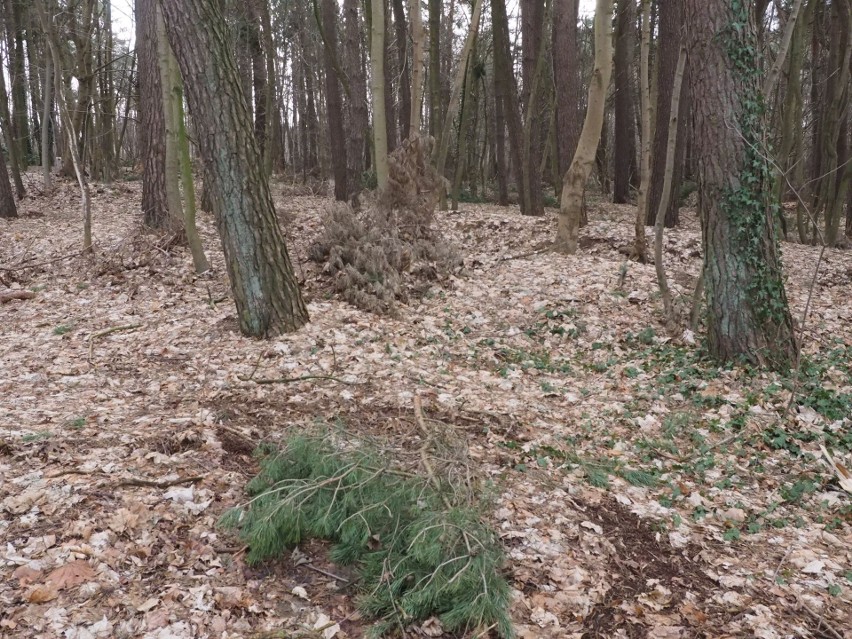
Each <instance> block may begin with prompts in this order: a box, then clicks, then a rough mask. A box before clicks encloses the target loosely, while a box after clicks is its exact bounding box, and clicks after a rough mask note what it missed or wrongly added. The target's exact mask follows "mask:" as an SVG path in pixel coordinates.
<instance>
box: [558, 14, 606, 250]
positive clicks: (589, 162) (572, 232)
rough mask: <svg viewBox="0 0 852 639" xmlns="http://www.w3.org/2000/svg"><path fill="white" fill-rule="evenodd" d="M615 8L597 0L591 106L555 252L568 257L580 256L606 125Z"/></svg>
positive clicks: (565, 192)
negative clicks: (586, 196) (589, 186)
mask: <svg viewBox="0 0 852 639" xmlns="http://www.w3.org/2000/svg"><path fill="white" fill-rule="evenodd" d="M612 4H613V0H597V3H596V5H595V68H594V70H593V71H592V81H591V84H590V85H589V100H588V105H589V106H588V108H587V110H586V120H585V122H584V123H583V131H582V133H581V134H580V140H579V142H578V143H577V151H576V153H574V159H573V160H572V161H571V166H570V167H569V169H568V171H567V172H566V174H565V181H564V184H563V185H562V197H561V202H560V207H559V224H558V227H557V231H556V250H558V251H559V252H562V253H567V254H569V255H573V254H574V253H576V252H577V248H578V240H579V233H580V223H581V222H582V218H583V193H584V192H585V190H586V182H587V181H588V180H589V175H590V174H591V172H592V167H593V166H594V163H595V156H596V154H597V149H598V142H599V141H600V137H601V128H602V126H603V123H604V108H605V106H606V91H607V88H608V87H609V80H610V76H611V75H612V27H611V24H612Z"/></svg>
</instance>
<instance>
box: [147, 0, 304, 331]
mask: <svg viewBox="0 0 852 639" xmlns="http://www.w3.org/2000/svg"><path fill="white" fill-rule="evenodd" d="M162 8H163V13H164V16H165V20H166V28H167V30H168V34H169V40H170V42H171V45H172V49H173V50H174V52H175V55H176V57H177V60H178V64H179V65H180V69H181V75H182V76H183V78H184V79H185V82H186V95H187V98H188V100H189V107H190V110H191V112H192V115H193V117H194V119H195V120H196V122H197V123H198V127H199V130H201V131H204V133H205V134H204V135H201V136H199V140H198V141H199V147H200V150H201V155H202V158H203V159H204V165H205V170H206V175H207V176H209V178H210V180H209V181H210V184H209V188H210V194H211V200H212V202H213V210H214V214H215V216H216V222H217V225H218V227H219V233H220V235H221V237H222V245H223V248H224V252H225V261H226V264H227V267H228V274H229V276H230V280H231V290H232V292H233V295H234V301H235V303H236V307H237V318H238V322H239V326H240V329H241V330H242V332H243V333H244V334H246V335H251V336H258V337H268V336H271V335H275V334H278V333H281V332H284V331H293V330H296V329H298V328H299V327H300V326H302V325H303V324H304V323H305V322H307V321H308V311H307V309H306V307H305V305H304V302H303V301H302V296H301V293H300V292H299V287H298V283H297V281H296V277H295V275H294V273H293V267H292V265H291V263H290V258H289V255H288V253H287V247H286V245H285V243H284V237H283V235H282V233H281V228H280V226H279V224H278V219H277V217H276V216H275V209H274V207H273V204H272V196H271V194H270V191H269V183H268V181H267V177H266V174H265V172H264V170H263V165H262V162H261V155H260V151H259V149H258V147H257V141H256V140H255V137H254V132H253V130H252V122H251V117H250V116H249V113H248V109H247V108H246V105H245V96H243V95H242V90H241V88H240V78H239V75H238V73H237V69H236V65H235V64H234V59H233V56H232V53H231V43H230V38H229V35H228V31H227V25H226V23H225V18H224V16H223V15H222V14H221V12H220V11H219V9H218V7H217V6H216V5H215V3H210V2H208V1H206V0H162Z"/></svg>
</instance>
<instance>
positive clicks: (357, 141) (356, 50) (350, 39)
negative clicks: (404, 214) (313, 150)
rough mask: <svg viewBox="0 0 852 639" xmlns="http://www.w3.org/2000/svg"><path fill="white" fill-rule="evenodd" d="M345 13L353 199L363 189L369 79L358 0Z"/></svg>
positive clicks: (347, 4) (347, 3) (347, 5)
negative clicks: (364, 56) (365, 65)
mask: <svg viewBox="0 0 852 639" xmlns="http://www.w3.org/2000/svg"><path fill="white" fill-rule="evenodd" d="M343 11H344V15H345V19H344V23H345V24H344V31H345V34H346V41H345V43H344V47H343V48H344V52H343V69H344V72H345V73H346V75H347V77H348V78H349V90H350V91H351V94H352V95H351V96H350V100H349V105H348V106H349V109H348V115H349V124H348V132H349V135H348V139H347V142H348V144H347V149H346V157H347V162H348V164H349V175H350V176H351V181H352V184H351V186H352V188H351V192H350V196H352V195H357V194H358V192H360V190H361V184H362V181H363V177H364V141H365V136H366V133H367V131H368V127H369V119H368V116H367V80H366V76H365V75H364V67H363V65H362V63H361V60H362V54H361V24H360V20H359V18H358V0H344V2H343Z"/></svg>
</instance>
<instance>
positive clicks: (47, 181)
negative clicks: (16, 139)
mask: <svg viewBox="0 0 852 639" xmlns="http://www.w3.org/2000/svg"><path fill="white" fill-rule="evenodd" d="M46 57H47V59H46V60H45V70H44V91H43V92H42V94H43V100H42V101H43V108H44V110H43V111H42V118H41V169H42V177H43V185H42V190H44V192H45V193H49V192H50V189H51V174H50V166H51V161H50V160H51V158H50V126H49V123H50V110H51V109H50V107H51V105H52V104H53V94H52V91H53V56H50V55H48V56H46Z"/></svg>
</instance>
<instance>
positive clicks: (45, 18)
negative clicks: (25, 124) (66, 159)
mask: <svg viewBox="0 0 852 639" xmlns="http://www.w3.org/2000/svg"><path fill="white" fill-rule="evenodd" d="M41 9H42V11H41V25H42V30H43V31H44V33H45V37H46V38H47V40H48V46H49V47H50V51H51V54H52V57H53V66H54V68H55V69H57V72H56V73H55V74H54V75H55V83H56V89H55V90H56V104H57V106H58V108H59V117H60V118H61V119H62V128H63V129H65V133H66V137H67V138H68V149H67V151H68V153H69V154H70V156H71V163H72V165H73V167H74V173H75V174H76V176H77V184H78V185H79V187H80V199H81V201H82V209H83V252H84V253H93V252H94V248H93V246H92V198H91V194H90V191H89V184H88V182H87V181H86V176H85V174H84V173H83V163H82V158H81V157H80V153H79V151H78V149H77V139H78V138H77V131H76V130H75V127H74V117H73V116H72V115H71V113H70V112H69V111H68V106H67V104H68V103H67V102H66V100H65V95H64V92H63V85H64V82H63V78H62V73H60V72H59V69H61V68H62V60H61V57H60V55H59V45H58V44H57V42H56V34H55V33H54V32H53V29H52V26H51V24H50V22H49V20H50V17H49V15H48V12H47V9H46V8H45V7H44V6H42V8H41Z"/></svg>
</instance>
